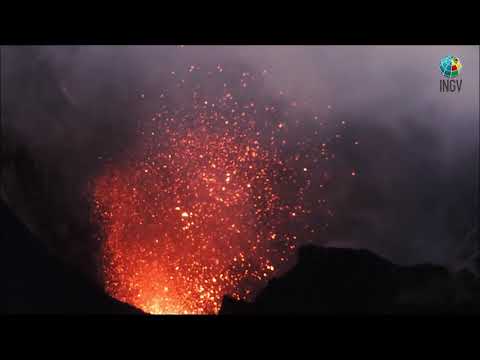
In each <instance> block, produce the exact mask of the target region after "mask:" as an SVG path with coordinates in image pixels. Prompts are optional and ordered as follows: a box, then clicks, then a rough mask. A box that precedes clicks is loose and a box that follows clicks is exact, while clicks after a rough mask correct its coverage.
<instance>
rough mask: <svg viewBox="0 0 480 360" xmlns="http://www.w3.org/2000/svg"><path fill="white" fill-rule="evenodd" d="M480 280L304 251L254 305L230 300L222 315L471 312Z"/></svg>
mask: <svg viewBox="0 0 480 360" xmlns="http://www.w3.org/2000/svg"><path fill="white" fill-rule="evenodd" d="M479 312H480V281H479V280H478V278H476V277H475V275H474V274H473V273H471V272H469V271H468V270H462V271H460V272H458V273H451V272H449V271H448V270H447V269H446V268H444V267H441V266H436V265H429V264H422V265H416V266H412V267H403V266H399V265H395V264H393V263H391V262H389V261H388V260H385V259H383V258H381V257H379V256H377V255H375V254H373V253H372V252H370V251H367V250H352V249H340V248H319V247H313V246H308V247H303V248H301V249H300V251H299V256H298V263H297V265H296V266H295V267H294V268H293V269H292V270H290V271H289V272H288V273H287V274H285V275H284V276H282V277H281V278H279V279H273V280H271V281H270V282H269V284H268V286H267V287H266V288H265V289H264V290H263V291H262V292H261V293H260V294H259V295H258V296H257V298H256V299H255V301H254V302H253V303H252V304H249V303H244V302H237V301H235V300H233V299H230V298H226V299H225V300H224V303H223V307H222V309H221V311H220V313H221V314H442V313H454V314H471V313H479Z"/></svg>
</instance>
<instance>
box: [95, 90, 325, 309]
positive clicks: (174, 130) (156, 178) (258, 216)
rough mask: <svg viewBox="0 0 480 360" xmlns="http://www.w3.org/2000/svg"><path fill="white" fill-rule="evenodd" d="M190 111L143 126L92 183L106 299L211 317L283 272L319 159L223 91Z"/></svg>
mask: <svg viewBox="0 0 480 360" xmlns="http://www.w3.org/2000/svg"><path fill="white" fill-rule="evenodd" d="M191 104H192V106H186V107H185V108H180V109H176V110H171V109H170V108H169V106H167V105H164V106H162V107H161V110H160V111H158V112H157V113H155V114H154V116H152V117H151V118H150V119H148V120H146V121H141V122H140V123H139V124H140V125H139V127H138V142H137V144H136V146H135V148H133V149H128V154H127V155H126V156H125V159H124V160H123V161H122V163H121V164H118V163H109V164H107V165H106V166H105V171H104V172H103V174H102V175H101V176H99V177H97V178H96V179H95V181H94V182H93V191H92V194H93V201H94V204H95V209H96V211H95V220H96V221H100V223H101V225H102V226H101V227H102V234H101V235H100V236H101V238H102V239H103V241H104V246H103V249H104V250H103V272H104V277H105V278H104V281H105V287H106V290H107V291H108V292H109V293H110V294H111V295H112V296H113V297H115V298H117V299H119V300H121V301H124V302H127V303H130V304H132V305H135V306H137V307H138V308H141V309H142V310H144V311H146V312H149V313H153V314H215V313H217V312H218V311H219V309H220V306H221V301H222V298H223V296H224V295H227V294H228V295H230V296H232V297H234V298H236V299H243V300H249V299H251V298H252V296H254V295H255V293H256V291H258V290H259V289H260V288H261V287H262V286H263V285H265V283H266V282H267V280H268V279H270V278H271V277H272V276H273V275H275V274H277V273H279V272H281V271H282V269H285V268H286V266H287V264H288V263H289V260H290V258H291V254H293V253H294V250H295V248H296V247H297V246H298V231H299V229H301V231H311V232H313V231H314V230H313V228H311V227H309V226H306V225H303V224H302V218H304V217H305V216H308V214H309V213H310V212H311V209H309V206H308V204H309V203H312V202H313V200H312V199H311V200H312V201H310V202H308V201H305V194H306V192H307V191H308V189H309V188H310V187H311V186H312V179H311V176H310V174H311V170H312V169H313V168H315V167H318V166H319V161H318V160H319V159H320V158H321V157H322V156H323V157H326V156H328V151H327V148H326V146H325V144H323V146H322V144H320V145H318V144H317V145H316V147H315V149H314V150H315V151H314V152H312V151H311V150H312V149H308V150H309V152H310V155H312V154H314V156H310V157H308V156H307V157H305V156H304V153H305V147H306V146H307V142H305V141H296V142H295V143H294V144H293V145H292V144H290V143H289V139H288V138H287V135H286V134H287V131H288V128H289V126H288V124H286V122H285V120H284V117H281V115H282V114H281V113H280V112H278V113H276V112H275V111H276V109H275V107H274V106H268V105H265V104H261V105H259V104H257V103H255V102H253V101H247V102H245V101H243V100H242V99H240V98H236V96H235V95H233V94H232V92H230V91H228V89H226V88H225V89H224V90H223V93H222V94H221V96H218V97H216V98H213V99H212V97H211V96H210V97H208V98H207V97H204V96H202V95H201V94H200V93H199V92H197V91H194V92H193V96H192V100H191ZM265 114H268V115H269V116H267V117H265V116H264V115H265ZM260 118H261V119H262V121H259V119H260ZM280 118H281V119H280ZM265 119H267V120H265ZM282 119H283V121H282ZM297 126H298V125H297ZM292 149H293V150H292ZM315 201H318V202H319V201H320V200H316V199H315Z"/></svg>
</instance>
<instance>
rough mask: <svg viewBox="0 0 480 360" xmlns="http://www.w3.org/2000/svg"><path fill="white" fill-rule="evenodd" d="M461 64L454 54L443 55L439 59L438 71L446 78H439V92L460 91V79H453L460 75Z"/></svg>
mask: <svg viewBox="0 0 480 360" xmlns="http://www.w3.org/2000/svg"><path fill="white" fill-rule="evenodd" d="M462 67H463V65H462V62H461V61H460V59H459V58H458V57H456V56H451V55H449V56H445V57H444V58H442V59H441V60H440V72H441V73H442V75H443V76H444V77H446V78H448V80H447V79H441V80H440V92H460V90H461V89H462V79H455V80H453V78H457V77H458V76H459V75H460V71H461V69H462Z"/></svg>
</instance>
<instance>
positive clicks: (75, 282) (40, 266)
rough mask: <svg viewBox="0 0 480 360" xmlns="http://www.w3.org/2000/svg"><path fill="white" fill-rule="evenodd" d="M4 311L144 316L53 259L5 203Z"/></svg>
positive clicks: (1, 214)
mask: <svg viewBox="0 0 480 360" xmlns="http://www.w3.org/2000/svg"><path fill="white" fill-rule="evenodd" d="M0 228H1V229H0V231H1V232H0V239H1V246H2V249H1V252H0V254H1V255H0V263H1V266H2V269H1V283H2V286H1V289H2V295H1V300H0V313H4V314H5V313H7V314H140V313H142V312H141V311H140V310H137V309H135V308H133V307H132V306H130V305H128V304H124V303H121V302H119V301H117V300H114V299H112V298H111V297H110V296H108V295H107V294H105V293H104V291H103V290H102V289H101V288H99V287H98V286H97V285H95V284H94V283H93V282H92V281H90V280H89V279H88V278H87V277H85V276H83V275H82V274H81V273H80V272H78V271H76V270H74V269H73V268H70V267H69V266H68V265H66V264H64V263H62V262H61V261H60V260H58V259H57V258H56V257H53V256H52V255H50V254H49V253H48V252H47V250H46V247H43V244H42V243H41V242H40V241H38V239H35V238H34V237H33V236H32V234H31V233H30V232H29V231H28V229H27V228H26V227H25V226H24V225H23V224H22V223H20V222H19V221H18V219H17V218H16V217H15V216H14V214H13V213H12V212H11V210H10V209H9V208H8V207H7V206H6V205H5V204H4V203H3V202H1V201H0Z"/></svg>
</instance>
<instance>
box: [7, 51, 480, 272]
mask: <svg viewBox="0 0 480 360" xmlns="http://www.w3.org/2000/svg"><path fill="white" fill-rule="evenodd" d="M446 55H455V56H458V57H459V58H460V59H461V61H462V63H463V69H462V73H461V76H460V78H461V80H462V82H463V83H462V84H463V85H462V89H461V91H460V93H455V94H445V93H440V90H439V82H440V80H441V79H442V75H441V74H440V71H439V62H440V59H441V58H442V57H443V56H446ZM191 65H195V66H200V67H201V68H202V69H205V70H206V71H214V69H215V68H216V66H217V65H221V66H223V67H224V68H227V69H228V68H241V69H248V71H251V72H254V73H262V72H265V74H266V75H265V76H264V82H263V83H262V86H261V87H259V88H255V89H252V96H261V97H269V98H273V99H277V98H280V99H286V100H288V101H299V102H302V103H303V104H304V105H303V109H304V112H306V113H308V116H302V121H321V120H322V119H325V118H326V117H329V119H332V121H340V120H345V121H347V122H348V123H349V130H348V131H349V134H350V136H351V137H352V138H358V139H360V145H361V146H360V147H359V148H358V149H356V150H352V149H350V148H349V147H348V146H347V147H344V148H340V149H337V158H338V164H339V165H338V166H339V167H341V166H345V167H346V168H350V167H352V166H355V167H356V168H358V169H359V177H358V178H359V180H358V182H357V183H351V182H342V181H339V182H338V183H336V184H335V185H334V186H333V187H332V189H331V195H330V197H331V201H332V203H333V204H334V207H335V208H337V209H339V210H338V220H337V223H336V224H335V223H334V224H333V226H332V232H331V234H328V236H327V237H326V238H324V239H321V240H319V242H321V243H324V244H334V245H336V246H358V247H367V248H370V249H372V250H374V251H376V252H379V253H381V254H383V255H385V256H387V257H389V258H391V259H393V260H395V261H398V262H401V263H412V262H423V261H432V262H440V263H452V262H455V261H457V258H458V257H459V256H460V257H462V256H464V255H462V254H463V251H464V250H462V249H464V248H465V246H466V247H467V248H468V249H470V248H471V246H470V245H468V244H467V245H465V241H466V240H465V236H466V234H467V233H468V229H469V226H470V228H471V225H472V221H473V220H472V218H473V217H474V209H473V206H474V205H473V204H474V201H473V200H472V199H473V198H474V196H475V195H474V191H475V187H476V186H478V183H476V181H477V180H476V179H475V176H476V175H475V174H476V173H475V169H476V166H478V160H476V159H478V134H479V130H478V124H479V114H478V112H479V110H478V109H479V105H478V102H479V100H478V99H479V48H478V47H477V46H185V47H175V46H165V47H163V46H111V47H106V46H89V47H65V46H63V47H62V46H57V47H43V48H28V47H23V48H21V47H5V48H3V49H2V79H1V80H2V82H1V85H2V105H3V109H2V111H3V115H4V116H3V119H2V120H3V125H4V128H5V129H6V130H5V133H4V136H5V137H6V138H7V139H6V140H7V142H8V143H9V144H11V145H12V144H13V145H12V146H13V147H16V146H19V145H20V144H21V145H23V146H24V147H25V149H26V151H27V152H30V153H31V154H32V155H31V156H32V157H33V159H35V161H37V162H38V163H39V164H40V165H39V166H40V168H42V170H40V172H41V173H42V172H45V174H46V175H45V174H44V175H42V176H43V178H44V179H43V180H42V182H41V183H42V184H44V183H48V184H50V185H46V186H47V187H52V186H55V187H56V189H58V191H50V192H48V193H49V194H50V195H48V196H57V197H59V198H62V199H63V200H58V201H57V202H55V201H53V202H52V209H55V206H56V207H58V209H57V211H58V212H59V213H66V214H63V215H62V216H63V220H62V221H64V222H65V224H67V225H65V224H64V226H63V227H62V229H63V230H58V231H57V230H55V233H58V234H57V235H56V236H58V238H59V239H60V240H58V241H62V240H61V239H62V237H63V238H65V239H66V238H68V236H67V235H68V234H69V232H71V231H77V230H78V229H77V228H78V227H81V225H79V224H81V223H82V222H83V221H85V216H86V215H85V214H86V212H87V210H85V212H80V211H78V209H77V206H76V205H75V206H74V205H72V203H74V204H76V203H77V202H78V201H79V199H82V196H81V195H79V194H80V191H81V190H80V189H83V188H84V184H85V182H86V181H87V180H88V179H89V178H90V177H91V176H94V174H95V173H96V172H97V171H98V170H99V169H98V165H97V164H96V162H95V159H96V158H97V157H98V156H99V154H100V155H101V154H111V155H112V156H114V155H115V153H116V152H119V151H122V149H123V148H124V147H125V146H127V145H126V144H127V143H128V141H130V140H132V139H131V136H132V134H133V132H132V128H133V126H134V124H135V121H138V120H139V118H141V117H142V116H145V117H146V116H147V115H148V113H149V111H150V110H151V111H154V109H155V104H156V103H157V102H158V99H159V97H160V96H161V94H164V93H165V92H169V93H170V95H171V101H172V106H175V105H174V104H175V101H183V100H182V99H184V98H183V96H184V94H183V93H182V92H178V93H177V92H175V90H172V89H174V87H172V81H173V80H172V79H173V76H176V78H180V77H181V76H182V75H181V74H185V73H186V72H187V71H188V68H189V67H190V66H191ZM172 72H173V73H174V74H172ZM227 80H228V81H231V83H232V86H234V85H235V84H236V83H235V81H236V79H235V78H234V77H232V78H231V79H227ZM204 81H205V83H204V84H202V85H203V86H204V87H205V88H208V87H209V86H212V87H213V86H215V84H213V83H212V84H211V83H209V82H208V80H204ZM141 95H142V96H143V97H142V99H143V102H142V101H140V100H139V99H140V96H141ZM282 101H283V100H282ZM319 119H320V120H319ZM44 168H45V169H50V168H51V169H52V170H43V169H44ZM9 169H10V170H9V171H10V172H9V174H10V173H11V172H12V171H14V170H12V168H11V167H10V168H9ZM9 176H10V175H9ZM17 176H19V175H17ZM22 176H25V175H22ZM45 179H47V180H45ZM9 181H10V182H9V183H11V184H14V183H17V184H16V185H12V186H21V185H18V182H16V181H14V180H12V179H10V180H9ZM52 184H53V185H52ZM39 186H40V185H39ZM44 186H45V185H44ZM20 192H21V191H20ZM46 196H47V195H46ZM48 196H47V198H48ZM364 198H366V200H365V199H364ZM65 199H68V200H65ZM17 201H18V200H17ZM25 201H26V203H28V201H27V200H25ZM32 201H34V200H32ZM463 204H465V205H464V206H463ZM20 207H21V206H19V208H20ZM65 209H67V210H65ZM31 211H33V210H31ZM37 211H38V210H37ZM52 211H54V210H52ZM31 218H32V219H33V218H35V215H32V216H31ZM72 219H73V220H72ZM49 221H52V220H48V219H47V220H45V219H44V222H45V223H48V222H49ZM68 224H70V225H68ZM72 224H73V225H72ZM469 224H470V225H469ZM52 226H53V225H52ZM55 226H58V224H57V225H55ZM72 229H77V230H72ZM85 231H88V230H85ZM79 233H80V234H81V233H82V231H79ZM79 236H80V235H79ZM64 241H65V243H66V245H65V250H63V251H72V252H74V253H75V251H77V250H75V251H73V250H71V248H72V247H75V246H76V245H73V244H71V243H69V242H68V240H64ZM467 242H468V241H467ZM86 248H88V246H86ZM85 251H86V252H87V253H88V249H87V250H85ZM78 252H80V253H82V250H78ZM459 254H460V255H459Z"/></svg>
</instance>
